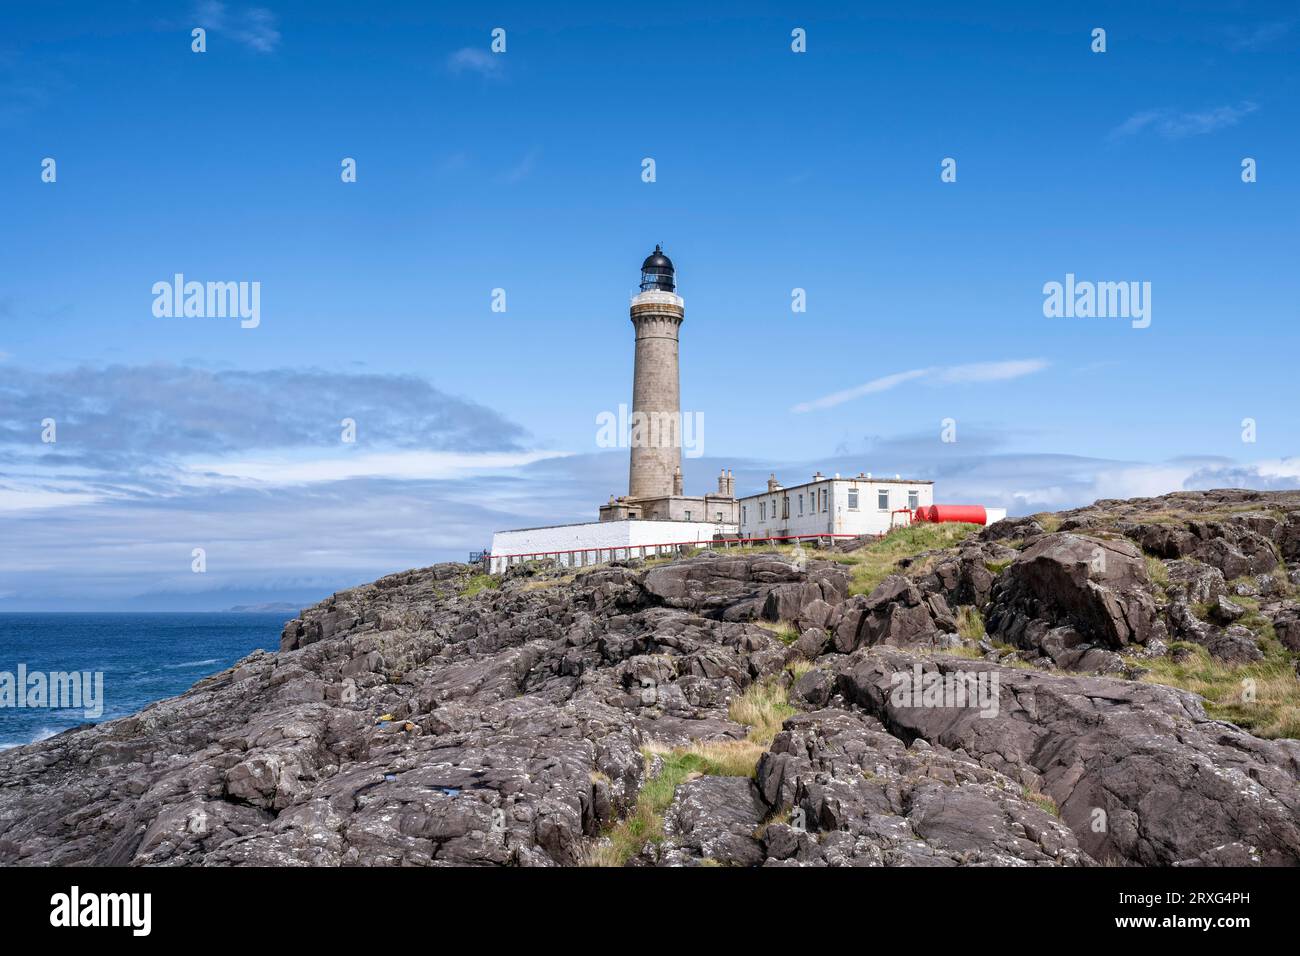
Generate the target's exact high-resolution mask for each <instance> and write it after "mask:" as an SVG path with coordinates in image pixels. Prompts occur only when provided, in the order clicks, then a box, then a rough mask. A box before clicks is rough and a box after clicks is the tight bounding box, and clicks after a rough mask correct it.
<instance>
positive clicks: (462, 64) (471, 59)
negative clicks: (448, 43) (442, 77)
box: [447, 46, 501, 76]
mask: <svg viewBox="0 0 1300 956" xmlns="http://www.w3.org/2000/svg"><path fill="white" fill-rule="evenodd" d="M447 69H449V70H451V72H453V73H463V72H465V71H466V70H469V71H470V72H472V73H478V74H481V75H482V76H499V75H500V74H501V56H500V54H493V53H488V52H486V51H484V50H481V49H479V48H478V47H474V46H467V47H462V48H461V49H459V50H457V51H456V52H455V53H453V54H452V55H451V56H449V57H447Z"/></svg>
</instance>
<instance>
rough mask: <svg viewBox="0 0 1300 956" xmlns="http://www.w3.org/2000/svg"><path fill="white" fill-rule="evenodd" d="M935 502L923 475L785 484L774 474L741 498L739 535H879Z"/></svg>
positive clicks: (930, 484) (863, 476) (930, 483)
mask: <svg viewBox="0 0 1300 956" xmlns="http://www.w3.org/2000/svg"><path fill="white" fill-rule="evenodd" d="M932 504H934V482H933V481H925V480H923V479H919V478H916V479H906V480H904V479H903V478H901V477H896V478H876V477H873V476H872V475H868V474H859V475H857V476H855V477H853V478H841V477H840V476H839V475H834V476H832V477H829V478H828V477H826V476H824V475H823V474H822V473H821V472H818V473H817V474H815V475H813V476H812V480H811V481H807V482H805V483H804V484H801V485H793V486H791V487H789V488H786V487H784V486H783V485H782V484H781V483H780V482H778V481H777V480H776V476H775V475H773V476H772V477H771V478H768V480H767V491H765V492H762V493H761V494H757V495H750V496H748V497H746V498H741V499H740V536H741V537H742V538H771V537H782V538H783V537H792V536H795V535H806V534H851V535H860V534H884V533H885V532H886V531H888V530H889V529H890V528H891V527H893V526H895V525H900V524H909V523H910V522H911V516H910V515H905V514H900V513H897V512H900V511H901V510H903V509H906V510H907V511H909V512H913V511H916V509H917V508H924V507H929V506H930V505H932Z"/></svg>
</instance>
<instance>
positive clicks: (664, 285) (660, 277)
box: [641, 245, 677, 292]
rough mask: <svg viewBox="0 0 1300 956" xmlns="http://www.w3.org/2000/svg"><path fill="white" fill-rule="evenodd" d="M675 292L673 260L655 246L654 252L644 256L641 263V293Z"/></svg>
mask: <svg viewBox="0 0 1300 956" xmlns="http://www.w3.org/2000/svg"><path fill="white" fill-rule="evenodd" d="M652 290H657V291H660V292H675V291H676V290H677V283H676V281H675V279H674V273H673V260H671V259H669V258H668V257H667V256H666V255H664V251H663V250H662V249H661V248H659V246H657V245H656V246H655V251H654V252H652V253H650V255H648V256H646V260H645V262H643V263H641V291H642V292H650V291H652Z"/></svg>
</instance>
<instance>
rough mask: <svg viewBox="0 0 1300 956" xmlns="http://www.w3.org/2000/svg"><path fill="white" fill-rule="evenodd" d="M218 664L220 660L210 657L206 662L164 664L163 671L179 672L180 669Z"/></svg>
mask: <svg viewBox="0 0 1300 956" xmlns="http://www.w3.org/2000/svg"><path fill="white" fill-rule="evenodd" d="M220 663H221V658H219V657H211V658H209V659H208V660H206V661H185V662H183V663H180V664H164V665H163V670H168V671H174V670H180V669H181V668H182V667H208V666H210V665H212V664H220Z"/></svg>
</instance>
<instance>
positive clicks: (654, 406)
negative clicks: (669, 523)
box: [628, 246, 686, 500]
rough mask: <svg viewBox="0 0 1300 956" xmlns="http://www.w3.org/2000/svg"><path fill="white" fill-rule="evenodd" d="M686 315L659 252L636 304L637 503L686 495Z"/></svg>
mask: <svg viewBox="0 0 1300 956" xmlns="http://www.w3.org/2000/svg"><path fill="white" fill-rule="evenodd" d="M685 315H686V303H684V302H683V301H682V297H681V296H679V295H678V294H677V282H676V277H675V275H674V272H673V264H672V260H670V259H669V258H668V257H667V256H666V255H664V254H663V250H662V249H660V248H659V247H658V246H655V251H654V252H653V253H651V254H650V255H649V256H648V257H647V258H646V260H645V262H643V263H641V292H640V293H639V294H638V295H637V296H636V297H635V298H633V299H632V326H633V328H634V329H635V330H636V366H635V371H634V372H633V381H632V420H631V422H632V434H631V436H630V441H631V445H632V456H631V459H632V460H631V465H630V469H629V474H628V497H629V498H631V499H633V500H636V499H638V498H666V497H668V496H670V495H674V494H677V495H680V494H681V493H682V491H681V487H680V480H681V479H680V477H679V476H680V475H681V467H682V436H681V392H680V386H679V373H678V367H677V334H678V330H679V329H680V328H681V325H682V320H683V319H684V318H685ZM675 478H676V481H674V479H675Z"/></svg>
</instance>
